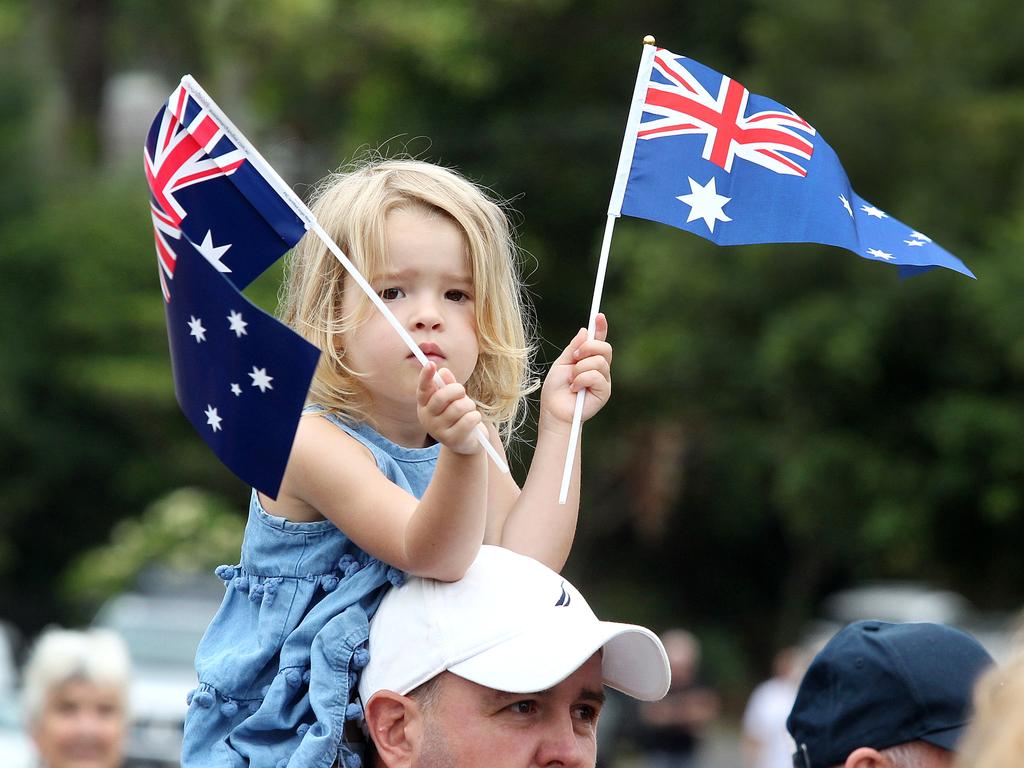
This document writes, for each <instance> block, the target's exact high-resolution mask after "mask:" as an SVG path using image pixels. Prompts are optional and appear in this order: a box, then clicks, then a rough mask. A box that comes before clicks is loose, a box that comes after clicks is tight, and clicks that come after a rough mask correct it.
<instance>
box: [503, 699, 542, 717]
mask: <svg viewBox="0 0 1024 768" xmlns="http://www.w3.org/2000/svg"><path fill="white" fill-rule="evenodd" d="M508 709H509V710H510V711H512V712H515V713H516V714H517V715H529V714H531V713H532V712H535V711H536V710H537V702H535V701H533V700H532V699H525V700H523V701H517V702H516V703H515V704H510V705H509V706H508Z"/></svg>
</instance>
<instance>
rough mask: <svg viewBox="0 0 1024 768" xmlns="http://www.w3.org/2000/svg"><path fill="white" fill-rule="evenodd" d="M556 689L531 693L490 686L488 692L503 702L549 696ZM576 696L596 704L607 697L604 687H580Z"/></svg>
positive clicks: (493, 698) (602, 702)
mask: <svg viewBox="0 0 1024 768" xmlns="http://www.w3.org/2000/svg"><path fill="white" fill-rule="evenodd" d="M554 690H555V689H554V688H548V689H546V690H543V691H532V692H529V693H510V692H508V691H497V690H494V689H493V688H490V689H488V693H489V694H490V698H491V700H492V701H494V702H496V703H501V702H504V701H512V700H515V699H522V698H538V699H540V698H546V697H548V696H551V695H552V694H553V693H554ZM576 698H577V699H579V700H580V701H587V702H590V703H594V704H604V701H605V698H606V697H605V694H604V689H601V690H597V691H595V690H594V689H592V688H582V689H580V692H579V693H578V694H577V695H576Z"/></svg>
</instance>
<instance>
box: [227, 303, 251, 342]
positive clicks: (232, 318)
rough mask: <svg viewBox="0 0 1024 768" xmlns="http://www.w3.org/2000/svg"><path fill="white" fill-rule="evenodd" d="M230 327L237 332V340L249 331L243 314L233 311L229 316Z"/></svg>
mask: <svg viewBox="0 0 1024 768" xmlns="http://www.w3.org/2000/svg"><path fill="white" fill-rule="evenodd" d="M228 325H230V326H231V330H232V331H234V332H235V336H236V337H237V338H239V339H240V338H242V336H245V335H246V334H247V333H248V331H246V330H245V326H247V325H248V323H247V322H245V320H243V319H242V313H241V312H236V311H235V310H233V309H232V310H231V314H230V315H228Z"/></svg>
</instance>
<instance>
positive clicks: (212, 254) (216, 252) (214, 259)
mask: <svg viewBox="0 0 1024 768" xmlns="http://www.w3.org/2000/svg"><path fill="white" fill-rule="evenodd" d="M193 245H195V243H193ZM230 247H231V243H228V244H227V245H214V244H213V232H211V231H210V230H206V237H204V238H203V242H202V244H201V245H196V246H195V248H196V250H197V251H199V252H200V253H201V254H203V258H205V259H206V260H207V261H208V262H210V263H211V264H213V266H215V267H216V268H217V271H218V272H230V271H231V268H230V267H228V266H227V265H226V264H224V262H222V261H221V257H222V256H224V253H225V252H226V251H227V249H228V248H230Z"/></svg>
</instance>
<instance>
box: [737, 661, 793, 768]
mask: <svg viewBox="0 0 1024 768" xmlns="http://www.w3.org/2000/svg"><path fill="white" fill-rule="evenodd" d="M801 657H802V654H801V652H800V649H798V648H783V649H781V650H780V651H778V652H777V653H776V654H775V657H774V658H773V659H772V676H771V677H770V678H769V679H767V680H765V681H764V682H762V683H761V684H760V685H758V686H757V687H756V688H755V689H754V691H753V693H751V694H750V698H749V699H748V700H747V707H746V710H745V711H744V713H743V758H744V765H746V766H747V768H792V765H793V750H794V749H796V745H795V744H794V743H793V739H792V737H790V735H789V732H788V731H787V730H786V718H787V717H788V716H789V711H790V710H791V709H792V708H793V702H794V701H796V691H797V687H798V686H799V684H800V677H801V676H802V675H803V667H804V666H805V664H806V662H803V663H801V661H802V658H801Z"/></svg>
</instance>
